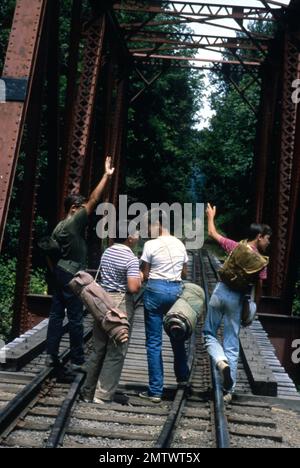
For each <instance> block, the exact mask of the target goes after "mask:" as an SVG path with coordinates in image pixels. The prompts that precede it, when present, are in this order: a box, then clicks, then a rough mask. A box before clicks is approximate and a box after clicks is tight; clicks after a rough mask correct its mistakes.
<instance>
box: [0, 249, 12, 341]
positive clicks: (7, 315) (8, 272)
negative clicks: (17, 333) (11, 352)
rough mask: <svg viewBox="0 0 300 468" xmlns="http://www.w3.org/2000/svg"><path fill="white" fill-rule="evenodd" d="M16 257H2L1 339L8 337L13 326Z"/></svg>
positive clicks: (0, 294)
mask: <svg viewBox="0 0 300 468" xmlns="http://www.w3.org/2000/svg"><path fill="white" fill-rule="evenodd" d="M15 278H16V259H15V258H7V257H1V258H0V339H4V340H5V339H7V337H8V335H9V331H10V327H11V320H12V307H13V298H14V291H15Z"/></svg>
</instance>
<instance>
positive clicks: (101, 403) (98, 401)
mask: <svg viewBox="0 0 300 468" xmlns="http://www.w3.org/2000/svg"><path fill="white" fill-rule="evenodd" d="M93 403H96V404H97V405H107V404H109V403H111V401H110V400H101V398H97V397H94V400H93Z"/></svg>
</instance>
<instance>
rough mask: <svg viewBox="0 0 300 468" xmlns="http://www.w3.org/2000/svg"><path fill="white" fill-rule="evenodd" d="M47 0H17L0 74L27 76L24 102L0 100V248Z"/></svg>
mask: <svg viewBox="0 0 300 468" xmlns="http://www.w3.org/2000/svg"><path fill="white" fill-rule="evenodd" d="M46 5H47V0H18V1H17V4H16V9H15V15H14V19H13V25H12V30H11V34H10V38H9V44H8V49H7V54H6V59H5V64H4V70H3V76H4V77H10V78H27V79H28V90H27V97H26V100H25V102H4V103H0V122H1V128H0V154H1V158H0V248H1V245H2V240H3V235H4V229H5V224H6V219H7V214H8V208H9V202H10V197H11V192H12V187H13V182H14V177H15V171H16V165H17V161H18V155H19V150H20V144H21V137H22V132H23V126H24V121H25V116H26V112H27V107H28V102H29V98H30V95H31V87H32V81H33V76H34V73H35V69H36V60H37V54H38V50H39V44H40V36H41V31H42V28H43V24H44V14H45V8H46Z"/></svg>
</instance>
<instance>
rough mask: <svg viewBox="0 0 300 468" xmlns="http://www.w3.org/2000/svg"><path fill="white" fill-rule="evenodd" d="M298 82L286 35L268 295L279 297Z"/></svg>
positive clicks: (297, 59) (294, 53) (298, 58)
mask: <svg viewBox="0 0 300 468" xmlns="http://www.w3.org/2000/svg"><path fill="white" fill-rule="evenodd" d="M297 78H300V55H299V51H298V48H297V47H296V46H295V45H294V43H293V42H292V40H291V37H290V36H289V35H288V34H286V37H285V50H284V75H283V97H282V123H281V154H280V160H279V167H278V171H279V174H278V185H276V187H275V190H276V195H277V203H276V212H275V214H274V226H273V227H274V229H275V232H276V235H275V242H274V243H273V255H274V260H273V263H272V270H271V275H272V295H274V296H282V294H284V292H285V290H286V287H287V275H288V270H289V268H288V266H289V265H288V255H287V253H288V252H289V251H290V243H291V224H293V220H292V219H291V211H290V209H291V205H290V202H291V187H292V183H291V181H292V168H293V157H294V147H295V131H296V117H297V105H296V104H295V103H294V102H293V101H292V99H291V96H292V93H293V88H292V83H293V81H294V80H295V79H297Z"/></svg>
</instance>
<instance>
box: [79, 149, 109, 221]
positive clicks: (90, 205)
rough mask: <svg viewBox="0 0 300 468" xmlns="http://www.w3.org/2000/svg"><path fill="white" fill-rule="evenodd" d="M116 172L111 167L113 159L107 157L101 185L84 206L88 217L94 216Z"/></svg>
mask: <svg viewBox="0 0 300 468" xmlns="http://www.w3.org/2000/svg"><path fill="white" fill-rule="evenodd" d="M114 172H115V168H114V167H111V158H110V157H107V158H106V161H105V173H104V175H103V177H102V179H101V180H100V182H99V184H98V185H97V187H96V188H95V190H94V191H93V192H92V193H91V195H90V198H89V200H88V202H87V203H86V204H85V205H84V206H85V208H86V211H87V212H88V215H90V214H92V213H93V211H94V210H95V208H96V206H97V204H98V203H99V201H100V198H101V196H102V194H103V192H104V190H105V187H106V186H107V184H108V181H109V179H110V178H111V177H112V175H113V173H114Z"/></svg>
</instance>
